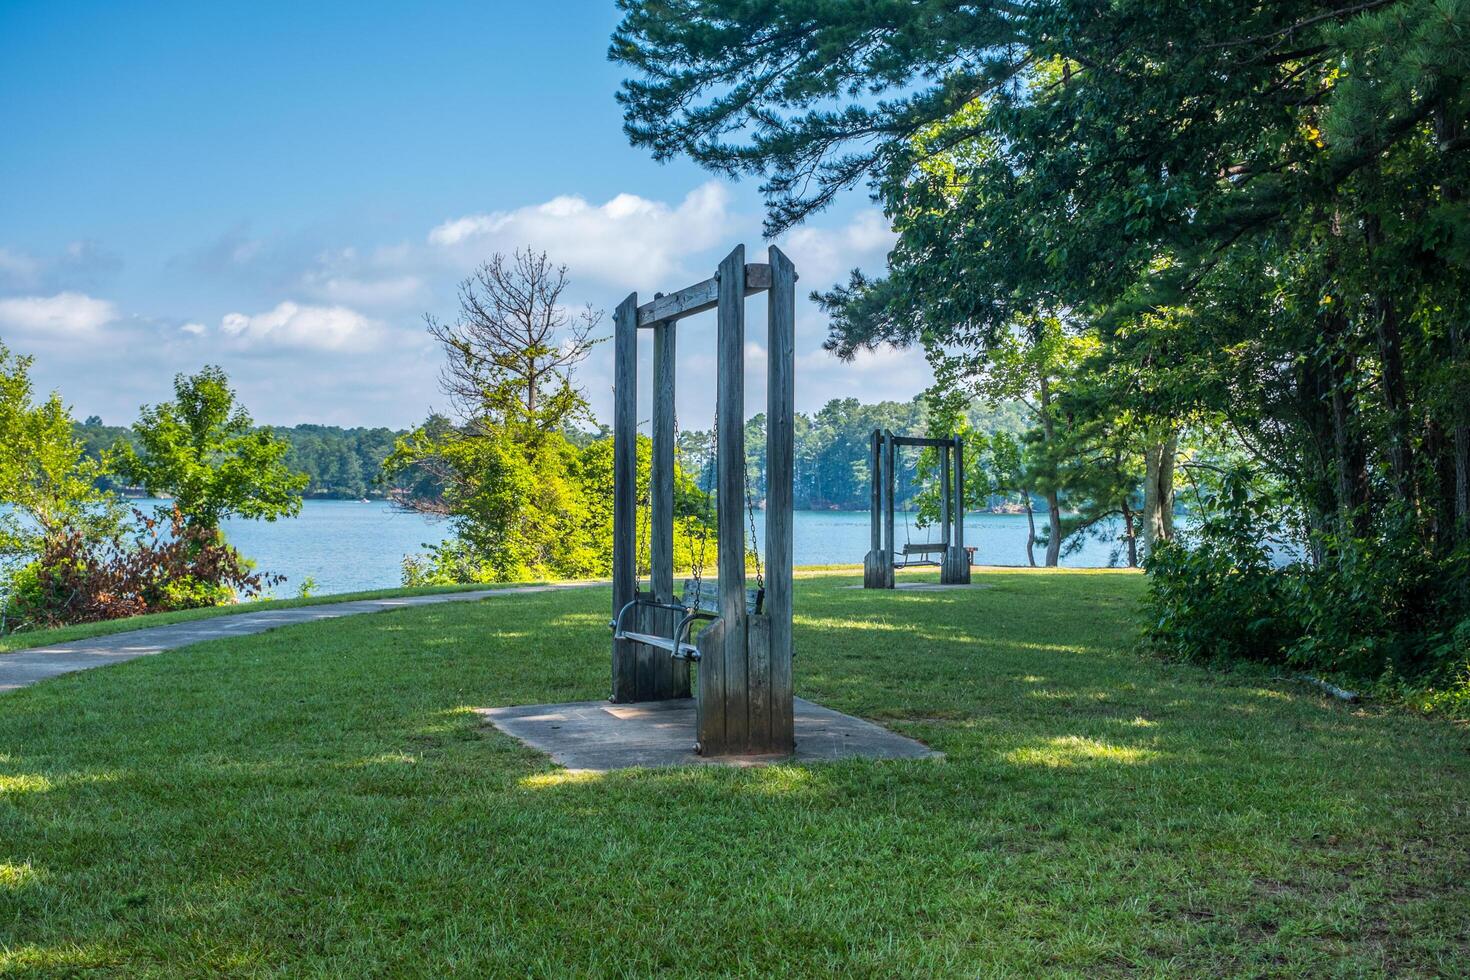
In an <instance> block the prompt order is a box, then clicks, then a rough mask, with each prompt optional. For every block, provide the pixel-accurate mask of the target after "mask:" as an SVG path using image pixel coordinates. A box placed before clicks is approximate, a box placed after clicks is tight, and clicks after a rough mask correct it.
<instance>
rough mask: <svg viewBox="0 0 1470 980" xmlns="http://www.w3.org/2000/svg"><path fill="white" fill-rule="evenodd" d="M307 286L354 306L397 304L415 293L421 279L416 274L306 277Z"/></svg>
mask: <svg viewBox="0 0 1470 980" xmlns="http://www.w3.org/2000/svg"><path fill="white" fill-rule="evenodd" d="M308 286H309V288H310V289H312V291H313V292H315V293H316V294H317V295H319V296H321V297H323V298H324V299H328V300H331V301H332V302H335V303H351V304H353V305H355V306H399V305H402V304H404V303H406V302H408V301H409V300H412V299H414V298H415V297H417V296H419V294H420V293H421V292H422V291H423V288H424V281H423V280H422V279H420V278H419V277H418V276H389V277H387V278H383V279H362V278H357V277H353V276H327V277H321V278H318V277H309V280H308Z"/></svg>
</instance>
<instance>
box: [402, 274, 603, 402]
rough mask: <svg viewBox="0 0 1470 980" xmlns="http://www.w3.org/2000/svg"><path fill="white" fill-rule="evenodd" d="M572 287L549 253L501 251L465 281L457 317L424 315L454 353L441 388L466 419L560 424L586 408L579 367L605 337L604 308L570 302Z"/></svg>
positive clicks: (448, 354) (449, 353) (449, 354)
mask: <svg viewBox="0 0 1470 980" xmlns="http://www.w3.org/2000/svg"><path fill="white" fill-rule="evenodd" d="M566 288H567V267H566V266H564V265H555V264H553V263H552V262H551V260H550V259H549V258H548V257H547V255H546V253H545V252H541V253H539V254H538V253H536V252H534V251H533V250H531V249H530V248H527V249H525V250H520V249H517V250H516V252H515V253H514V254H513V255H512V256H511V257H510V258H506V257H505V256H504V255H502V254H500V253H498V252H497V253H496V254H495V255H494V256H493V257H492V258H491V259H490V261H488V262H486V263H484V264H483V265H481V266H480V267H479V268H478V269H476V270H475V272H474V273H473V274H472V275H470V276H469V277H468V278H466V279H465V280H464V281H463V282H462V283H460V285H459V316H458V317H457V318H456V320H455V321H454V322H453V323H442V322H440V321H439V320H436V319H435V318H434V317H433V316H432V315H429V316H426V317H425V320H426V321H427V323H428V327H429V333H430V334H432V335H433V337H434V339H435V340H437V341H439V343H440V345H442V346H443V348H444V352H445V354H446V358H447V359H446V363H445V366H444V368H443V370H442V371H441V372H440V378H439V380H440V386H441V387H442V388H443V390H444V392H445V394H447V395H448V396H449V397H450V399H451V400H452V401H453V402H454V405H455V408H456V409H457V410H458V412H459V415H460V417H461V418H462V419H463V420H464V421H466V422H474V421H475V420H491V421H507V420H508V419H507V416H509V415H511V414H517V415H520V416H522V417H523V419H524V420H525V421H529V422H531V423H532V424H535V425H537V426H538V427H543V428H555V427H559V426H561V425H562V424H564V423H565V422H566V421H568V420H569V419H570V418H572V417H573V416H575V415H576V414H577V413H578V411H580V408H581V406H583V405H584V404H585V402H584V401H583V398H582V393H581V391H580V390H578V389H577V388H576V387H575V385H573V383H572V373H573V370H574V369H575V367H576V366H577V365H578V364H580V363H581V362H582V361H583V360H585V359H586V357H587V355H588V353H589V352H590V351H591V350H592V348H593V346H595V345H596V344H597V343H598V340H597V339H594V338H593V336H592V332H593V331H594V330H596V329H597V325H598V324H599V323H600V322H601V320H602V313H601V312H600V311H594V310H593V309H592V307H591V306H590V305H589V306H587V307H586V308H584V309H582V310H580V311H572V310H570V309H568V308H566V307H564V306H563V305H562V303H561V295H562V293H563V292H564V291H565V290H566Z"/></svg>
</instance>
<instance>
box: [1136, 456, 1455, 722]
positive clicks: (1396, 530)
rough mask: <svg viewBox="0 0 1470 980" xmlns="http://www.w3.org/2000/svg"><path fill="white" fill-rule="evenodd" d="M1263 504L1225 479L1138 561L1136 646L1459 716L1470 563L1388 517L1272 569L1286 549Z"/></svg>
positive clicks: (1256, 492) (1279, 524)
mask: <svg viewBox="0 0 1470 980" xmlns="http://www.w3.org/2000/svg"><path fill="white" fill-rule="evenodd" d="M1284 513H1285V511H1284V508H1283V507H1282V506H1281V505H1280V503H1279V502H1278V501H1277V500H1276V499H1275V498H1274V497H1273V495H1272V494H1270V493H1267V492H1263V491H1261V490H1260V489H1259V488H1252V487H1251V486H1250V485H1249V483H1248V481H1247V480H1246V479H1245V478H1244V477H1243V476H1241V475H1239V474H1231V475H1229V476H1227V477H1226V478H1225V479H1224V480H1223V481H1222V482H1221V486H1220V488H1219V490H1218V491H1217V492H1215V493H1212V494H1210V495H1208V496H1206V497H1205V498H1203V499H1202V501H1201V502H1200V508H1199V517H1200V520H1199V523H1198V525H1197V526H1196V527H1195V528H1194V529H1193V530H1192V531H1190V532H1189V533H1188V534H1186V535H1184V536H1183V537H1182V538H1181V539H1179V540H1177V541H1174V542H1170V543H1168V544H1166V545H1161V546H1160V547H1159V548H1157V549H1156V550H1155V552H1154V554H1153V556H1152V557H1151V558H1150V559H1149V561H1148V569H1149V572H1150V573H1151V574H1150V577H1149V592H1148V599H1147V619H1146V623H1145V638H1146V640H1147V642H1148V644H1149V645H1150V646H1152V647H1153V648H1155V649H1157V650H1160V651H1162V652H1165V653H1168V654H1171V655H1177V656H1183V657H1188V658H1190V659H1195V660H1204V661H1219V660H1254V661H1260V662H1265V663H1274V664H1280V665H1282V666H1286V667H1290V668H1293V669H1297V670H1305V671H1311V672H1322V673H1329V674H1333V675H1336V676H1340V677H1345V678H1352V679H1355V680H1357V681H1360V682H1365V683H1377V684H1381V685H1384V686H1385V687H1388V688H1392V689H1393V690H1395V691H1396V692H1397V693H1400V694H1409V693H1410V692H1413V694H1414V695H1415V698H1416V700H1418V701H1421V702H1424V701H1426V698H1428V697H1430V696H1431V695H1432V699H1433V700H1434V706H1436V707H1451V708H1453V706H1454V705H1457V704H1458V705H1460V706H1461V708H1453V710H1456V711H1457V712H1460V711H1461V710H1462V709H1465V708H1470V570H1467V566H1470V556H1467V555H1466V554H1464V553H1463V552H1456V553H1452V554H1448V555H1435V554H1433V553H1432V551H1431V550H1430V549H1429V548H1428V547H1427V546H1426V545H1425V543H1424V541H1423V539H1422V537H1421V535H1420V534H1419V533H1418V531H1417V529H1416V528H1417V525H1416V523H1415V521H1414V519H1413V515H1411V514H1408V513H1405V512H1404V511H1402V510H1401V509H1396V508H1388V509H1386V510H1385V511H1383V512H1382V513H1380V514H1376V515H1373V517H1372V519H1371V522H1370V523H1371V527H1369V532H1370V533H1368V534H1365V535H1364V536H1363V537H1358V538H1350V539H1349V538H1343V537H1340V536H1336V535H1325V534H1324V535H1322V536H1321V537H1320V538H1319V539H1318V540H1317V542H1316V548H1315V549H1313V550H1314V551H1315V552H1316V553H1317V554H1318V555H1319V557H1318V558H1317V559H1316V560H1311V559H1310V558H1309V557H1307V556H1303V557H1297V558H1293V559H1292V560H1285V561H1283V560H1279V559H1275V558H1273V549H1272V545H1273V544H1277V543H1279V542H1281V541H1283V540H1284V539H1285V538H1286V534H1285V526H1284V525H1285V521H1284V519H1283V516H1282V515H1283V514H1284Z"/></svg>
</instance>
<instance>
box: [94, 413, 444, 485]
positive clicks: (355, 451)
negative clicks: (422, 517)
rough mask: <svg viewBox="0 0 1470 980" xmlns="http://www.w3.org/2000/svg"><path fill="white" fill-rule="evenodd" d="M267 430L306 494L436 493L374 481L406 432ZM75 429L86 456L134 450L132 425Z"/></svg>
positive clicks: (118, 480)
mask: <svg viewBox="0 0 1470 980" xmlns="http://www.w3.org/2000/svg"><path fill="white" fill-rule="evenodd" d="M273 431H274V433H275V435H276V436H277V437H278V438H281V439H285V440H286V441H287V442H289V443H290V444H291V451H290V453H288V454H287V455H286V459H285V463H286V466H287V467H289V468H290V469H292V470H294V471H296V472H298V473H304V474H306V477H307V483H306V488H305V490H304V491H303V495H304V496H306V497H311V498H325V499H335V500H358V499H362V498H364V497H371V498H378V497H383V496H387V495H389V494H392V493H418V494H421V495H425V496H433V495H437V493H438V492H439V488H438V487H434V486H431V485H425V486H421V487H415V486H410V485H407V484H402V485H400V484H384V483H383V482H382V480H381V479H380V474H381V472H382V468H383V461H384V460H385V459H387V458H388V454H389V453H391V452H392V451H393V442H394V440H395V439H397V438H399V437H400V436H403V435H407V431H406V430H395V429H387V428H366V427H361V426H353V427H351V428H342V427H341V426H336V425H312V424H303V425H294V426H291V427H290V428H282V427H277V428H275V429H274V430H273ZM75 432H76V436H77V438H78V439H80V440H81V442H82V445H83V446H85V447H86V453H87V456H88V458H90V459H97V460H100V459H102V458H103V457H104V456H105V455H106V454H109V453H111V451H112V449H113V447H114V446H116V445H117V444H118V443H119V442H126V443H128V444H130V445H131V446H132V448H133V449H134V450H135V451H136V450H137V449H138V439H137V436H136V434H135V433H134V432H133V430H132V429H130V428H127V427H125V426H116V425H104V424H103V422H102V420H101V419H100V418H98V417H97V416H92V417H91V418H89V419H87V421H85V422H82V423H79V424H78V425H77V426H76V427H75ZM98 484H99V486H102V487H104V488H107V489H113V490H124V489H131V487H130V486H129V483H128V481H127V479H126V478H124V477H123V476H121V475H118V474H114V473H107V474H103V475H102V476H100V477H99V478H98Z"/></svg>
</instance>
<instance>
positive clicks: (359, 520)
mask: <svg viewBox="0 0 1470 980" xmlns="http://www.w3.org/2000/svg"><path fill="white" fill-rule="evenodd" d="M137 503H139V504H145V505H146V503H147V502H146V501H138V502H137ZM764 523H765V522H764V515H763V514H761V513H760V512H757V514H756V528H757V533H758V535H759V536H760V538H761V540H762V541H764V535H765V527H764ZM225 533H226V535H228V537H229V539H230V541H231V542H232V543H233V544H234V545H235V546H236V547H237V548H239V549H240V550H241V551H242V552H243V553H244V554H245V555H247V556H249V557H250V558H252V559H254V560H255V562H256V564H257V565H258V566H259V567H260V569H261V570H262V571H266V572H275V573H279V574H282V575H285V576H286V582H285V583H284V584H282V585H280V586H278V587H277V588H276V589H275V592H276V594H278V595H293V594H295V593H296V591H297V589H298V588H299V587H300V585H301V583H302V581H304V580H305V579H306V578H307V577H308V576H310V577H311V578H313V579H315V580H316V585H317V591H318V592H321V593H330V592H354V591H359V590H362V589H380V588H390V587H393V586H396V585H398V584H400V577H401V572H402V562H403V556H404V555H406V554H411V553H414V552H418V551H422V550H423V547H424V545H425V544H429V543H435V542H438V541H442V540H443V539H444V538H445V537H446V536H448V533H449V531H448V525H447V524H446V523H444V522H443V521H439V520H434V519H431V518H428V517H424V516H422V515H418V514H406V513H403V512H400V511H396V510H394V509H393V508H392V507H390V506H389V505H387V504H385V503H382V502H380V501H373V502H370V503H361V502H358V501H350V500H308V501H306V502H305V503H304V504H303V505H302V508H301V515H300V516H299V517H296V518H293V519H290V520H282V521H276V522H275V523H273V524H268V523H265V522H263V521H242V520H231V521H227V522H226V524H225ZM895 536H896V537H897V538H898V540H899V541H900V542H903V541H904V540H905V533H904V521H903V518H902V516H900V517H898V519H897V521H896V524H895ZM907 539H908V540H911V541H912V542H913V543H915V544H918V543H921V542H924V541H927V540H930V538H929V536H928V534H926V532H925V531H924V530H922V529H920V528H917V527H911V529H910V531H909V533H908V535H907ZM965 543H966V544H967V545H975V546H977V547H978V551H977V552H976V555H975V561H976V562H977V563H979V564H984V565H1024V564H1026V518H1025V517H1024V516H1023V515H1011V514H971V515H969V516H968V517H967V518H966V519H965ZM793 547H794V550H795V558H796V564H798V565H839V564H856V563H860V562H862V560H863V555H864V554H865V553H866V552H867V550H868V515H867V513H866V512H855V511H845V512H831V511H797V513H796V528H795V541H794V543H793ZM1117 548H1118V544H1117V543H1116V542H1112V543H1109V542H1102V541H1096V540H1088V541H1086V542H1085V543H1084V544H1083V545H1082V547H1081V548H1079V549H1078V550H1076V551H1075V552H1073V553H1072V554H1070V555H1067V556H1065V557H1063V559H1062V564H1063V565H1067V566H1072V567H1098V566H1106V565H1109V564H1117V563H1118V561H1119V558H1118V557H1116V556H1115V555H1114V552H1115V551H1116V550H1117ZM1040 559H1041V552H1040V550H1039V549H1038V552H1037V560H1038V561H1039V560H1040Z"/></svg>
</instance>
